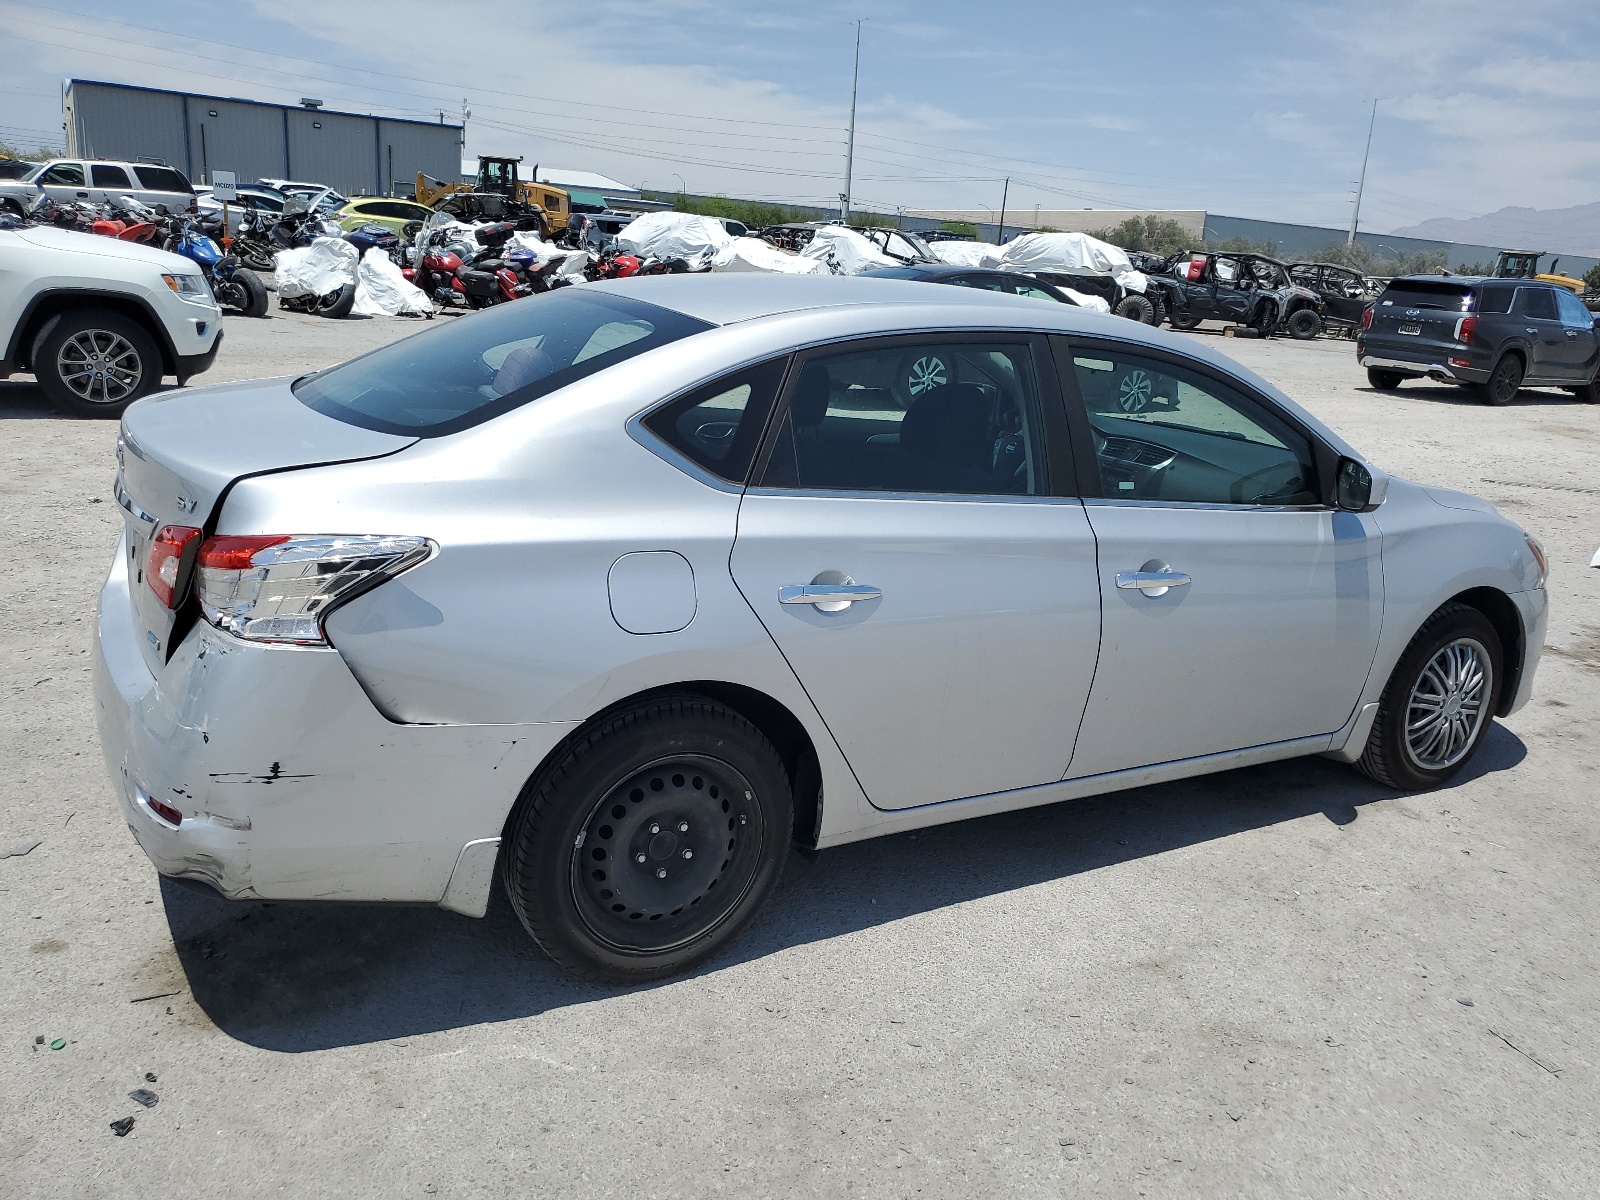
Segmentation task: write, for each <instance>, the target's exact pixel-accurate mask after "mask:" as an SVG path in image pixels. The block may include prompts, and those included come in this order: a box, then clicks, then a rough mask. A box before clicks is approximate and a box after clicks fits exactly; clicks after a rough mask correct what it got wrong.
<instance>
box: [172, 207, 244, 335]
mask: <svg viewBox="0 0 1600 1200" xmlns="http://www.w3.org/2000/svg"><path fill="white" fill-rule="evenodd" d="M203 226H204V223H203V222H198V221H196V220H195V219H194V218H193V217H190V216H188V215H187V214H185V215H181V216H173V217H168V218H167V221H166V231H165V237H164V239H163V241H162V244H161V248H162V249H163V250H167V251H169V252H171V253H173V254H178V255H181V256H183V257H184V258H187V259H188V260H189V261H190V262H192V263H194V264H195V265H196V266H198V267H199V268H200V272H201V274H203V275H204V276H205V277H206V281H207V282H208V283H210V285H211V294H212V295H213V296H215V297H216V300H217V303H218V304H220V305H221V306H222V307H223V308H226V309H230V310H232V311H234V312H237V313H239V314H240V315H242V316H246V317H264V316H266V315H267V285H266V284H264V283H262V282H261V277H260V276H259V275H257V274H256V273H255V272H254V271H252V270H250V269H249V268H248V267H245V266H243V265H241V264H240V262H239V259H238V257H237V256H236V255H233V254H227V253H224V252H223V249H222V247H221V246H219V245H217V243H216V242H215V241H213V240H212V239H211V238H210V237H208V236H206V232H205V230H204V227H203Z"/></svg>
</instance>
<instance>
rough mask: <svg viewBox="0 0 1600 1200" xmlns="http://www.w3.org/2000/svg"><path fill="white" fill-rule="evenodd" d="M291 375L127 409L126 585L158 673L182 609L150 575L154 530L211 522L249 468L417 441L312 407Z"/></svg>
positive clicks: (360, 454) (356, 454) (372, 453)
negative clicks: (172, 606) (174, 607)
mask: <svg viewBox="0 0 1600 1200" xmlns="http://www.w3.org/2000/svg"><path fill="white" fill-rule="evenodd" d="M291 382H292V381H291V380H289V379H267V380H259V381H255V382H251V383H238V384H227V385H223V386H220V387H212V388H206V389H204V390H199V391H177V392H169V393H167V394H165V395H158V396H151V397H149V398H147V399H144V400H141V401H139V403H137V404H135V405H133V406H132V407H131V408H129V409H128V411H127V413H126V414H125V415H124V416H123V418H122V434H121V436H120V437H119V438H118V439H117V478H116V486H115V496H116V501H117V503H118V505H120V506H121V508H122V518H123V524H124V526H125V527H126V529H127V534H128V577H129V584H130V587H129V594H130V595H131V597H132V601H133V615H134V621H135V623H136V624H137V626H138V628H139V649H140V651H141V652H142V653H143V654H144V657H145V663H146V664H147V665H148V666H149V667H150V670H151V671H152V672H153V673H159V672H160V670H161V667H162V665H163V664H165V662H166V661H167V657H168V655H169V653H170V649H171V648H170V646H169V645H168V638H169V635H170V634H171V633H172V628H173V623H174V620H175V617H176V614H175V613H174V612H172V611H170V610H169V609H168V608H167V607H166V606H165V605H164V604H162V602H161V601H160V599H159V598H158V597H157V596H156V594H155V593H154V592H153V591H152V590H151V589H150V587H149V586H148V585H147V584H146V583H145V581H144V567H145V563H146V561H147V557H148V554H149V549H150V542H151V539H152V538H153V536H154V535H155V533H156V531H157V530H159V529H160V528H162V527H163V526H165V525H189V526H193V527H194V528H197V529H201V530H206V531H208V532H209V529H210V523H211V522H212V521H213V519H214V518H215V516H216V511H215V510H216V507H217V501H218V499H219V498H220V497H221V496H222V494H223V493H224V492H225V491H226V490H227V488H228V486H229V485H230V484H232V483H233V482H234V481H235V480H237V479H240V478H243V477H244V476H246V475H259V474H262V473H264V472H269V471H282V470H293V469H295V468H299V467H313V466H323V465H326V464H328V463H336V462H350V461H352V460H355V459H362V458H377V457H381V456H383V455H386V454H393V453H394V452H395V451H397V450H402V449H404V448H405V447H407V446H409V445H411V444H413V443H414V442H416V441H417V439H416V438H415V437H411V436H404V435H399V434H392V433H380V432H378V431H376V430H372V429H363V428H361V427H360V426H358V425H350V424H347V423H346V422H344V421H339V420H335V419H334V418H332V417H327V416H324V415H322V414H321V413H319V412H315V411H313V410H312V409H310V408H307V407H306V406H305V405H304V404H301V403H300V401H299V400H298V399H296V398H295V395H294V393H293V392H292V391H291V390H290V383H291ZM282 532H284V533H321V532H339V531H337V530H304V529H286V530H283V531H282ZM182 582H183V580H182V579H180V580H179V583H180V584H182Z"/></svg>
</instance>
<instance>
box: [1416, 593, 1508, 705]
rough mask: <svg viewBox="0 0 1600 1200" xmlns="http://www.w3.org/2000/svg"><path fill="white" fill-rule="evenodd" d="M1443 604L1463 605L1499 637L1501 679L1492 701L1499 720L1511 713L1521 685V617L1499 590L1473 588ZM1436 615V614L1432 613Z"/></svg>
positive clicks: (1457, 594)
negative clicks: (1480, 614) (1481, 618)
mask: <svg viewBox="0 0 1600 1200" xmlns="http://www.w3.org/2000/svg"><path fill="white" fill-rule="evenodd" d="M1445 603H1446V604H1465V605H1466V606H1467V607H1468V608H1474V609H1476V610H1477V611H1478V612H1480V613H1482V614H1483V615H1484V617H1485V618H1487V620H1488V622H1489V624H1491V625H1493V626H1494V631H1495V633H1497V634H1498V635H1499V636H1500V650H1501V659H1502V661H1501V664H1500V667H1501V675H1502V679H1501V682H1500V690H1499V695H1497V696H1496V697H1495V707H1494V712H1495V716H1497V717H1503V716H1506V715H1507V714H1508V713H1509V712H1510V711H1511V702H1512V700H1513V699H1514V698H1515V697H1516V694H1517V688H1518V687H1519V685H1520V684H1521V682H1522V669H1523V668H1522V662H1523V658H1524V651H1525V649H1526V642H1527V636H1528V635H1527V631H1526V630H1524V629H1523V628H1522V617H1521V615H1520V614H1519V613H1518V612H1517V606H1516V605H1515V604H1514V603H1513V602H1512V600H1511V597H1509V596H1507V595H1506V594H1505V593H1504V592H1502V591H1501V590H1500V589H1499V588H1494V587H1475V588H1468V589H1467V590H1466V591H1464V592H1458V593H1456V594H1455V595H1454V596H1451V597H1450V599H1449V600H1447V601H1445ZM1435 611H1437V610H1435Z"/></svg>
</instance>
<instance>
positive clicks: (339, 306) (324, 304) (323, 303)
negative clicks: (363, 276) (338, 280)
mask: <svg viewBox="0 0 1600 1200" xmlns="http://www.w3.org/2000/svg"><path fill="white" fill-rule="evenodd" d="M355 306H356V285H355V284H353V283H347V284H344V285H343V286H342V287H340V288H339V290H338V291H336V292H329V293H328V294H327V295H325V296H318V297H317V300H316V304H315V306H314V307H313V308H312V310H311V311H312V312H313V313H315V314H316V315H317V316H319V317H332V318H334V319H335V320H337V319H338V318H340V317H348V316H349V315H350V310H351V309H352V308H354V307H355Z"/></svg>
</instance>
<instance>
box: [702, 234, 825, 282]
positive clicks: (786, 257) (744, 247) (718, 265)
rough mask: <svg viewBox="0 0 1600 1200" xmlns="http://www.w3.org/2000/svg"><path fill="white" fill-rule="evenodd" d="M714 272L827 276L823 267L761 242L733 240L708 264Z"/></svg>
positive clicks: (813, 259)
mask: <svg viewBox="0 0 1600 1200" xmlns="http://www.w3.org/2000/svg"><path fill="white" fill-rule="evenodd" d="M711 269H712V270H713V271H766V272H776V273H779V274H784V275H819V274H820V275H826V274H827V273H828V268H827V265H826V264H825V263H822V262H820V261H818V260H817V259H815V258H803V257H801V256H800V255H798V254H791V253H790V252H789V251H787V250H780V249H778V248H777V247H776V246H774V245H773V244H772V243H771V242H765V241H762V240H761V239H760V238H753V237H736V238H734V239H733V240H732V241H731V242H729V243H728V244H727V245H726V246H725V247H723V248H722V249H721V250H719V251H718V252H717V256H716V258H714V259H712V260H711Z"/></svg>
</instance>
